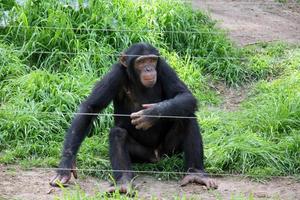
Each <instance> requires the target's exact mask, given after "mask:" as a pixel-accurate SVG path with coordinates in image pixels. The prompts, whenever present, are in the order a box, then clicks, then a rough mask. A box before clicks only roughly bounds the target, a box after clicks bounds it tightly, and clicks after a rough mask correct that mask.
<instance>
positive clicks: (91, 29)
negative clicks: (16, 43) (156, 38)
mask: <svg viewBox="0 0 300 200" xmlns="http://www.w3.org/2000/svg"><path fill="white" fill-rule="evenodd" d="M4 27H8V28H41V29H51V30H53V29H54V30H75V31H84V30H85V31H103V32H105V31H107V32H141V33H145V32H146V33H147V32H150V33H184V34H187V33H193V34H196V33H197V34H202V33H207V34H208V33H209V34H220V33H221V32H215V31H212V32H211V31H191V30H186V31H182V30H180V31H175V30H152V29H113V28H73V27H57V26H23V25H18V26H16V25H7V26H4Z"/></svg>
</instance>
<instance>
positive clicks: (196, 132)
mask: <svg viewBox="0 0 300 200" xmlns="http://www.w3.org/2000/svg"><path fill="white" fill-rule="evenodd" d="M164 141H165V142H164V143H163V145H162V151H161V152H162V153H163V154H173V153H177V152H182V151H183V153H184V163H185V169H186V171H187V172H190V174H188V175H186V176H185V177H184V178H183V180H182V183H181V185H182V186H184V185H187V184H188V183H193V182H194V183H199V184H202V185H205V186H206V187H207V188H217V184H216V183H215V181H213V180H211V179H209V178H207V177H206V176H205V172H204V162H203V159H204V156H203V142H202V137H201V134H200V128H199V126H198V123H197V121H196V119H188V120H181V121H179V122H176V123H174V125H173V127H172V128H171V130H170V131H169V132H168V133H167V135H166V137H165V140H164Z"/></svg>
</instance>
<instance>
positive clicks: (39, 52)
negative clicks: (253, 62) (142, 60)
mask: <svg viewBox="0 0 300 200" xmlns="http://www.w3.org/2000/svg"><path fill="white" fill-rule="evenodd" d="M0 50H7V49H5V48H0ZM8 51H13V52H19V53H28V54H65V55H105V56H113V57H120V56H121V54H113V53H112V54H107V53H93V52H88V51H86V52H64V51H28V50H18V49H12V50H8ZM125 56H128V57H135V56H143V55H139V54H125ZM158 57H160V58H165V57H164V56H158ZM188 58H193V59H207V58H210V56H190V57H188ZM217 59H223V60H247V59H246V58H235V57H223V58H222V57H218V58H217Z"/></svg>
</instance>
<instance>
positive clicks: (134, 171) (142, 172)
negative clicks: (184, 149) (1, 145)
mask: <svg viewBox="0 0 300 200" xmlns="http://www.w3.org/2000/svg"><path fill="white" fill-rule="evenodd" d="M4 168H6V169H10V170H18V169H20V168H17V167H10V166H5V167H4ZM21 169H23V170H31V171H33V170H41V171H56V170H62V171H70V170H74V169H72V168H54V167H24V168H21ZM75 170H76V171H82V172H84V171H88V172H103V173H105V172H110V173H112V172H123V173H128V172H130V173H136V174H138V173H139V174H174V175H188V174H199V175H203V173H199V172H179V171H154V170H113V169H95V168H76V169H75ZM206 174H207V175H208V176H215V177H217V176H219V177H222V176H233V177H261V176H260V175H247V174H228V173H206ZM263 177H269V178H287V179H292V178H295V177H294V176H292V175H288V176H271V175H269V176H263Z"/></svg>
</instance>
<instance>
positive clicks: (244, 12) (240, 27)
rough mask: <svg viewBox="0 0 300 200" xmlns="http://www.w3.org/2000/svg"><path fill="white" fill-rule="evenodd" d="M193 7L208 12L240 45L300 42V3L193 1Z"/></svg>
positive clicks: (264, 0) (260, 0)
mask: <svg viewBox="0 0 300 200" xmlns="http://www.w3.org/2000/svg"><path fill="white" fill-rule="evenodd" d="M192 2H193V5H194V7H197V8H201V9H203V10H206V11H208V12H209V14H210V15H211V17H212V18H213V19H215V20H218V21H219V25H220V27H222V28H224V29H225V30H228V32H229V35H230V37H231V38H232V40H233V41H235V42H236V43H237V44H238V45H242V46H244V45H248V44H253V43H257V42H261V41H264V42H269V41H277V40H280V41H286V42H290V43H295V42H297V43H300V4H299V3H298V4H297V3H296V1H293V0H288V1H287V3H286V4H280V3H277V2H276V1H272V0H204V1H203V0H193V1H192Z"/></svg>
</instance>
